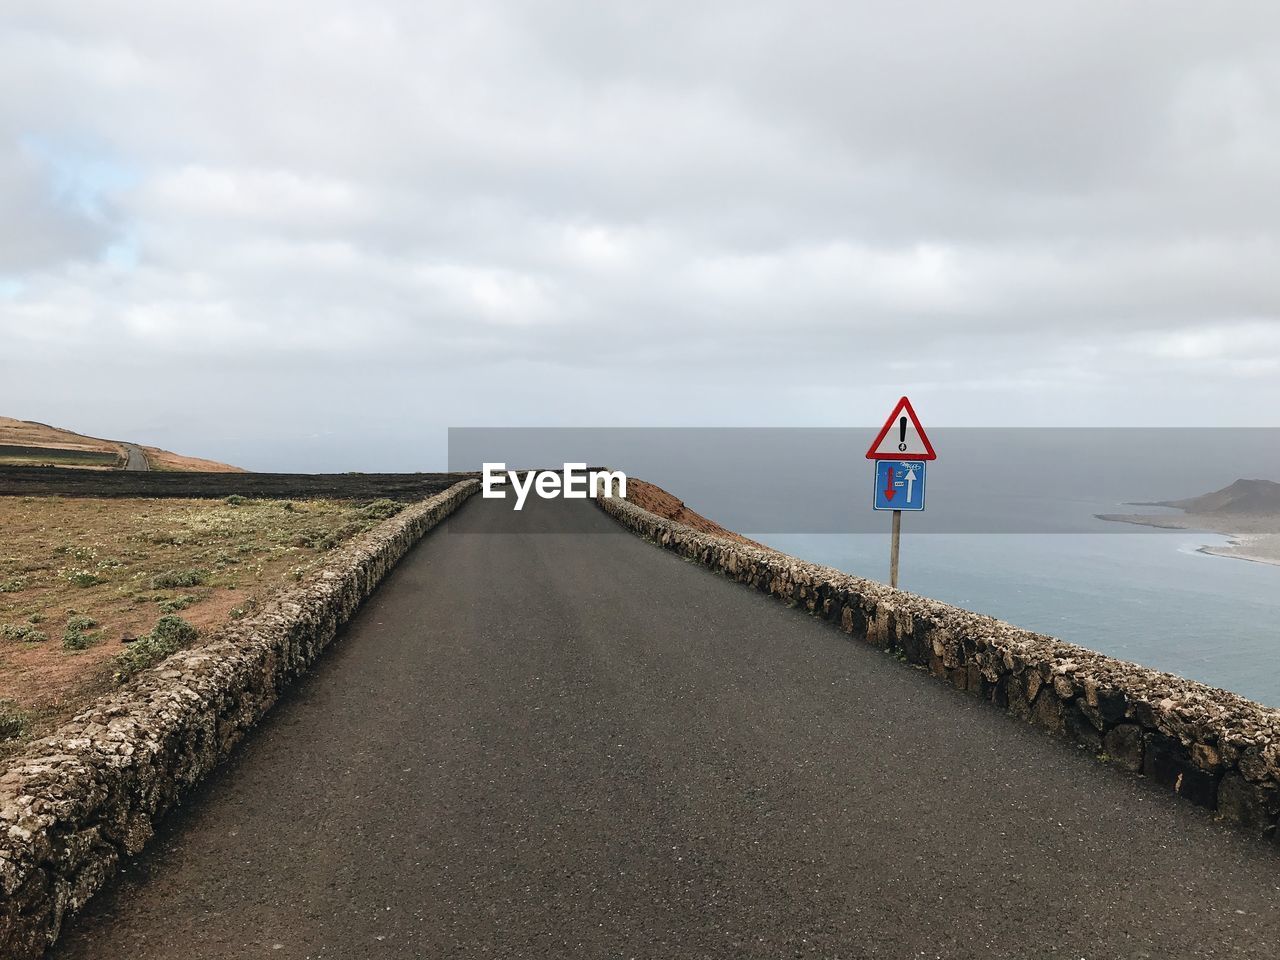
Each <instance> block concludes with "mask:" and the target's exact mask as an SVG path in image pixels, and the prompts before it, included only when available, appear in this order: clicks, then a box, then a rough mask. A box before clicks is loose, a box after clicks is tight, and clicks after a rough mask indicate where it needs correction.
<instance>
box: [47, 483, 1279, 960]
mask: <svg viewBox="0 0 1280 960" xmlns="http://www.w3.org/2000/svg"><path fill="white" fill-rule="evenodd" d="M553 520H554V521H556V525H557V526H558V527H559V528H560V529H564V527H565V526H566V525H568V526H571V527H572V528H574V529H576V530H578V531H580V533H574V534H552V533H545V532H543V533H539V531H540V530H546V529H547V528H548V527H549V526H550V525H551V523H552V521H553ZM485 529H499V530H506V531H509V532H508V533H486V532H482V531H483V530H485ZM1278 887H1280V860H1278V859H1277V857H1276V856H1275V855H1274V854H1273V853H1271V852H1270V851H1269V849H1268V848H1266V847H1265V846H1264V845H1262V844H1260V843H1258V842H1254V841H1249V840H1247V839H1245V838H1243V837H1239V836H1237V835H1235V834H1233V833H1231V832H1230V831H1228V830H1227V829H1225V828H1223V827H1220V826H1219V825H1217V824H1215V823H1213V822H1212V821H1211V820H1210V818H1209V817H1208V816H1207V815H1205V814H1204V813H1203V812H1201V811H1199V810H1197V809H1195V808H1193V807H1191V806H1190V805H1188V804H1186V803H1184V802H1182V801H1179V800H1177V799H1176V798H1174V797H1172V796H1170V795H1168V794H1165V793H1164V792H1162V791H1159V790H1157V789H1155V788H1152V787H1150V786H1149V785H1147V784H1145V783H1144V782H1142V781H1139V780H1137V779H1135V778H1132V777H1130V776H1128V775H1126V774H1123V773H1120V772H1118V771H1115V770H1113V769H1110V768H1108V767H1106V766H1104V765H1102V764H1099V763H1097V762H1096V761H1094V760H1092V759H1090V758H1087V757H1083V756H1080V755H1078V754H1077V753H1075V752H1074V751H1073V750H1072V749H1071V748H1069V747H1067V746H1065V745H1064V744H1062V743H1061V742H1058V741H1055V740H1053V739H1051V738H1049V737H1048V736H1046V735H1045V734H1043V733H1041V732H1040V731H1038V730H1036V729H1034V728H1031V727H1028V726H1025V725H1023V724H1020V723H1018V722H1016V721H1014V720H1012V719H1010V718H1008V717H1007V716H1005V715H1004V714H1002V713H1000V712H999V711H997V710H994V709H992V708H991V707H989V706H986V705H984V704H981V703H978V702H976V701H974V700H972V699H970V698H968V697H966V696H965V695H964V694H963V693H960V692H958V691H956V690H954V689H952V688H951V687H948V686H946V685H943V684H940V683H937V682H934V681H932V680H931V679H929V678H928V677H926V676H924V675H922V674H920V673H918V672H916V671H915V670H912V669H911V668H909V667H906V666H904V665H902V664H900V663H898V662H897V661H896V660H894V659H892V658H890V657H888V656H886V655H884V654H882V653H879V652H876V651H875V650H873V649H871V648H869V647H867V646H864V645H862V644H859V643H857V642H853V641H850V640H849V639H848V638H847V637H845V636H844V635H843V634H841V633H840V632H838V631H837V630H835V629H834V628H832V627H831V626H830V625H828V624H825V623H822V622H820V621H817V620H814V619H811V618H809V617H808V616H805V615H804V614H802V613H799V612H797V611H795V610H790V609H787V608H786V607H784V606H783V605H781V604H779V603H777V602H776V601H774V600H772V599H770V598H768V597H765V596H763V595H761V594H758V593H756V592H754V591H752V590H749V589H747V588H745V587H743V586H740V585H738V584H735V583H731V582H729V581H728V580H725V579H723V578H721V577H719V576H717V575H715V574H713V573H711V572H709V571H707V570H705V569H703V568H701V567H698V566H695V565H692V564H688V563H685V562H683V561H682V560H680V559H679V558H677V557H675V556H674V555H672V554H669V553H666V552H663V551H661V550H659V549H657V548H655V547H653V546H651V545H649V544H647V543H644V542H642V541H640V540H638V539H635V538H633V537H632V536H630V535H629V534H625V533H622V532H621V531H620V530H619V529H618V528H616V527H614V526H613V524H612V521H610V520H609V519H608V518H607V517H605V516H604V515H603V514H602V513H600V512H599V511H598V510H597V509H596V508H595V507H594V506H592V505H591V504H589V503H584V502H581V501H579V502H563V501H557V502H552V503H542V502H538V503H531V505H530V507H528V508H526V512H525V513H523V514H515V513H513V512H511V511H510V509H509V507H508V506H505V505H503V504H501V503H498V502H495V501H488V502H486V501H481V500H479V499H478V498H476V499H473V500H472V501H471V502H470V503H469V504H467V505H466V506H465V507H464V508H463V509H462V511H460V513H459V514H458V515H456V517H455V518H454V519H453V520H452V521H450V523H449V524H448V526H447V528H445V529H442V530H438V531H437V532H435V533H434V534H432V535H430V536H429V537H428V538H427V539H426V540H425V541H424V542H423V543H422V544H421V545H420V546H419V547H418V548H417V549H416V550H415V551H414V552H412V553H411V554H410V555H409V556H408V557H407V558H406V560H405V561H404V562H403V563H402V565H401V566H400V567H399V568H398V569H397V570H396V571H395V572H394V573H393V574H392V576H391V578H390V579H389V580H388V582H387V583H386V584H385V585H384V586H383V588H382V589H381V590H380V591H379V592H378V593H377V594H376V596H375V597H374V598H373V599H372V600H371V601H370V602H369V604H368V605H367V606H366V607H365V609H364V610H363V611H362V612H361V613H360V615H359V616H358V618H357V619H356V620H355V621H354V622H353V623H352V625H351V626H350V628H349V629H348V630H347V631H346V635H345V637H344V638H343V639H342V640H341V642H340V643H338V644H337V645H336V646H335V647H333V648H332V649H331V650H330V651H329V653H328V654H326V656H325V657H324V658H323V659H322V661H321V663H320V664H318V665H317V668H316V669H315V671H314V672H313V673H312V674H311V675H310V676H309V677H308V678H307V679H305V680H304V681H303V682H302V683H300V684H299V685H298V687H297V688H296V689H295V691H294V692H293V693H292V694H291V695H290V697H289V698H288V699H287V700H285V701H284V702H282V703H281V704H280V705H279V706H278V708H277V709H276V710H275V711H274V712H273V713H272V715H271V716H270V717H269V718H268V720H267V721H266V722H265V723H264V724H263V726H262V727H261V728H260V729H259V731H258V732H257V733H256V734H255V735H254V736H253V737H252V738H251V739H250V740H249V741H248V742H247V743H246V744H244V745H243V747H242V748H241V749H240V750H239V752H238V753H237V754H236V756H235V757H234V758H233V759H232V761H231V762H229V763H228V764H227V765H226V766H225V768H223V770H222V771H221V773H220V774H219V775H218V776H216V777H215V778H213V780H211V781H210V782H209V783H207V784H206V785H205V786H204V787H202V788H201V789H200V790H198V791H197V793H196V794H195V795H194V797H193V798H192V800H191V802H190V803H189V804H188V805H187V806H186V807H185V808H184V810H183V811H182V812H181V813H179V814H178V815H176V816H175V817H174V818H172V820H171V821H170V822H169V823H168V825H167V826H166V828H165V829H164V830H163V831H162V833H161V835H160V836H159V837H158V838H157V842H156V843H155V844H154V845H153V847H152V848H151V851H150V852H149V853H148V854H147V855H145V856H144V857H143V858H142V859H141V860H140V861H139V862H138V863H136V864H134V865H133V866H131V867H130V869H129V870H128V871H127V873H126V875H125V877H124V879H123V881H122V882H121V883H119V884H117V885H116V887H115V888H114V889H113V890H112V891H110V892H108V893H107V894H105V895H104V896H103V897H101V898H99V900H97V901H96V902H95V905H94V906H93V907H92V908H91V911H90V913H89V914H88V915H86V916H85V917H82V918H81V920H80V921H78V922H77V923H75V924H74V925H73V927H72V928H71V930H70V931H69V932H68V935H67V936H66V937H65V939H64V942H63V945H62V947H61V948H60V949H59V950H57V951H55V956H57V957H60V958H63V960H69V958H94V960H124V958H129V960H151V958H154V960H160V958H164V960H171V958H183V960H199V958H210V960H213V958H232V957H234V958H241V957H272V958H307V957H310V958H318V957H326V958H353V960H361V958H410V957H412V958H418V957H424V958H436V957H469V958H470V957H475V958H479V957H485V958H511V957H573V958H596V957H601V958H603V957H619V958H627V957H640V958H658V960H668V958H684V957H759V958H777V957H783V956H786V957H801V956H805V957H807V956H812V957H824V958H826V957H845V958H861V957H884V958H895V960H900V958H910V957H928V958H948V960H953V958H965V957H974V958H979V957H980V958H1020V960H1026V958H1041V957H1061V958H1073V960H1076V958H1090V960H1095V958H1097V960H1101V958H1121V957H1125V958H1127V957H1152V958H1165V957H1201V956H1206V957H1207V956H1213V957H1267V958H1274V957H1276V956H1277V955H1278V953H1277V944H1278V943H1280V909H1278V908H1280V890H1278Z"/></svg>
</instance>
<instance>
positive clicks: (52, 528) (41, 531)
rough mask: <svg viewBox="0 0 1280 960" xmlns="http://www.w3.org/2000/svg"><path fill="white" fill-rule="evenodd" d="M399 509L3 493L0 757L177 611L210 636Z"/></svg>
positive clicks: (93, 689)
mask: <svg viewBox="0 0 1280 960" xmlns="http://www.w3.org/2000/svg"><path fill="white" fill-rule="evenodd" d="M396 509H398V507H397V506H396V505H392V504H390V503H389V502H388V501H376V502H375V503H374V504H360V503H354V502H351V501H335V500H308V501H298V502H293V503H288V502H283V501H271V500H242V499H241V498H238V497H230V498H228V500H227V501H220V500H218V501H211V500H99V499H87V498H86V499H78V498H77V499H72V498H66V499H64V498H60V497H0V751H5V750H11V749H12V747H13V744H14V743H15V742H17V741H20V740H22V739H24V738H29V737H31V736H34V735H39V734H42V733H44V732H46V731H47V730H49V729H50V728H51V727H52V726H53V725H54V724H55V723H56V722H57V721H59V720H61V719H63V718H65V717H67V716H69V715H70V714H71V713H72V712H74V710H75V709H76V708H77V707H78V706H79V705H81V704H83V703H84V702H85V701H86V700H88V699H89V698H90V697H92V696H93V695H95V694H96V693H98V692H100V691H101V690H103V689H105V688H106V687H108V686H109V685H110V684H111V683H112V682H113V675H114V674H116V673H117V671H118V670H119V669H120V664H121V662H122V661H121V660H120V657H121V655H122V654H123V653H124V652H125V651H126V650H128V649H130V646H129V645H126V644H124V643H122V641H123V640H124V639H125V638H129V639H132V638H137V637H144V636H147V635H149V634H150V633H151V632H152V631H153V630H154V629H155V627H156V624H157V623H158V622H159V621H160V618H161V617H163V616H165V615H176V616H179V617H182V618H183V619H185V620H186V621H188V622H189V623H191V624H192V625H193V626H194V627H195V628H196V629H197V630H198V631H199V632H200V633H201V634H207V633H208V632H210V631H211V630H213V629H215V628H216V627H218V626H219V625H220V624H222V623H225V622H226V621H227V619H228V618H231V617H238V616H243V615H245V614H246V613H248V612H250V611H251V610H252V609H253V608H254V607H255V605H256V604H257V603H259V602H260V601H261V600H262V599H264V598H265V597H266V596H267V595H269V594H271V593H273V592H274V591H275V590H277V589H278V588H279V587H281V586H282V585H284V584H287V583H290V582H293V581H295V580H298V579H301V578H302V577H303V576H304V575H305V574H306V573H307V572H308V571H310V570H312V569H313V568H315V567H316V566H317V565H318V564H319V563H320V562H321V561H322V560H323V558H324V557H325V555H326V554H327V553H328V552H329V551H330V550H331V549H332V548H333V547H335V546H336V545H338V544H340V543H342V542H345V541H346V540H348V539H350V538H351V537H353V536H355V535H357V534H360V533H362V532H364V531H365V530H368V529H369V528H370V527H372V526H374V525H375V524H377V523H378V522H379V521H380V520H381V519H383V518H385V517H386V516H387V515H389V514H390V513H393V512H395V510H396ZM6 734H8V738H7V739H6Z"/></svg>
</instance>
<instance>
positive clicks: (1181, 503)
mask: <svg viewBox="0 0 1280 960" xmlns="http://www.w3.org/2000/svg"><path fill="white" fill-rule="evenodd" d="M1159 506H1162V507H1176V508H1178V509H1179V510H1185V511H1186V512H1187V513H1196V514H1225V513H1229V514H1248V515H1251V516H1273V515H1280V483H1276V482H1274V481H1272V480H1237V481H1236V482H1235V483H1233V484H1231V485H1230V486H1226V487H1223V488H1222V489H1221V490H1215V491H1213V493H1206V494H1204V495H1203V496H1199V497H1188V498H1187V499H1185V500H1163V501H1161V502H1160V503H1159Z"/></svg>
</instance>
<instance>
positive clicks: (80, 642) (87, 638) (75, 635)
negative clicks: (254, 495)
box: [62, 626, 102, 650]
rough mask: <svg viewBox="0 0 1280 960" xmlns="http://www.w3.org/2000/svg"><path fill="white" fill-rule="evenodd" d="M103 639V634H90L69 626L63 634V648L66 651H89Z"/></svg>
mask: <svg viewBox="0 0 1280 960" xmlns="http://www.w3.org/2000/svg"><path fill="white" fill-rule="evenodd" d="M101 639H102V634H101V633H88V632H86V631H84V630H76V629H74V628H73V627H70V626H68V627H67V629H66V630H64V631H63V632H62V648H63V649H64V650H88V649H89V648H90V647H92V646H93V645H94V644H95V643H97V642H98V641H99V640H101Z"/></svg>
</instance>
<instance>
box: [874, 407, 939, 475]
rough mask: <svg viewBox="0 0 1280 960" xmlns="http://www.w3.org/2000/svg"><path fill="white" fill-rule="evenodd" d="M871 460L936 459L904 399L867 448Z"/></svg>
mask: <svg viewBox="0 0 1280 960" xmlns="http://www.w3.org/2000/svg"><path fill="white" fill-rule="evenodd" d="M867 459H868V460H903V459H911V460H937V459H938V455H937V454H936V453H934V452H933V444H931V443H930V442H929V437H928V436H927V435H926V434H925V432H924V427H922V426H920V418H919V417H917V416H916V412H915V410H913V409H912V408H911V401H910V400H908V399H907V398H906V397H903V398H902V399H901V400H899V401H898V405H897V406H896V407H894V408H893V413H891V414H889V419H888V420H886V421H885V422H884V426H883V427H881V428H880V432H879V433H878V434H876V438H875V440H873V441H872V443H871V446H870V447H869V448H868V449H867Z"/></svg>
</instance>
